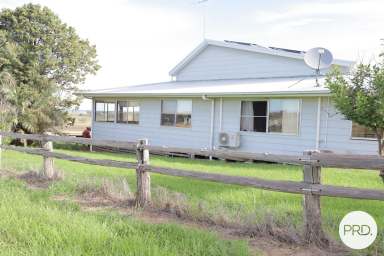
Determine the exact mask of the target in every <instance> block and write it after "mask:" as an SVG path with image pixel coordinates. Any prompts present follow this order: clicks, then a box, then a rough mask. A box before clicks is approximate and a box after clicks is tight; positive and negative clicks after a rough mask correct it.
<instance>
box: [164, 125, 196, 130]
mask: <svg viewBox="0 0 384 256" xmlns="http://www.w3.org/2000/svg"><path fill="white" fill-rule="evenodd" d="M160 127H161V128H165V129H166V128H171V129H192V126H189V127H181V126H173V125H160Z"/></svg>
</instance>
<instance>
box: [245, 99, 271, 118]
mask: <svg viewBox="0 0 384 256" xmlns="http://www.w3.org/2000/svg"><path fill="white" fill-rule="evenodd" d="M241 115H243V116H266V115H267V101H243V102H241Z"/></svg>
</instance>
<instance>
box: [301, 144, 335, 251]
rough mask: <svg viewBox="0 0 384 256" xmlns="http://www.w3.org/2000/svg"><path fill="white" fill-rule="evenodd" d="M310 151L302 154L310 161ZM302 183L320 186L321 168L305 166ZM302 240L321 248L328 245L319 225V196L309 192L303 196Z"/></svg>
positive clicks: (310, 165) (311, 165)
mask: <svg viewBox="0 0 384 256" xmlns="http://www.w3.org/2000/svg"><path fill="white" fill-rule="evenodd" d="M311 155H312V152H311V151H305V152H304V158H305V159H306V160H309V161H310V160H311ZM303 171H304V183H307V184H321V167H320V166H315V165H313V164H305V165H304V167H303ZM303 207H304V238H305V240H306V242H307V243H315V244H317V245H319V246H321V247H326V246H328V245H329V240H328V239H327V237H326V235H325V233H324V231H323V229H322V224H321V206H320V196H319V195H314V194H312V193H311V191H308V192H307V193H306V194H304V201H303Z"/></svg>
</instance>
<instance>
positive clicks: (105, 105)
mask: <svg viewBox="0 0 384 256" xmlns="http://www.w3.org/2000/svg"><path fill="white" fill-rule="evenodd" d="M95 105H96V106H95V108H96V113H95V121H96V122H114V121H115V103H113V102H102V101H96V103H95Z"/></svg>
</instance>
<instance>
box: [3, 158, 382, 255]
mask: <svg viewBox="0 0 384 256" xmlns="http://www.w3.org/2000/svg"><path fill="white" fill-rule="evenodd" d="M57 151H60V152H64V153H67V154H73V155H78V156H84V157H89V158H100V159H106V158H108V159H114V160H126V161H134V160H135V157H134V156H133V155H129V154H116V153H113V154H112V153H89V152H74V151H69V150H57ZM55 161H56V162H55V163H56V167H57V168H58V169H60V170H62V171H63V172H64V173H65V180H64V181H61V182H58V183H55V184H54V185H53V186H51V187H50V188H49V190H47V191H46V192H44V193H45V194H44V196H41V197H42V198H44V200H38V203H36V202H35V201H34V199H33V196H31V195H30V194H28V195H27V193H26V192H25V191H24V190H23V189H21V188H20V186H19V185H17V184H16V185H15V184H12V186H11V185H7V186H5V191H2V192H0V193H1V195H0V196H2V197H3V198H4V199H2V200H7V199H6V197H5V196H4V194H6V195H7V198H8V197H9V198H11V199H9V200H11V201H14V202H15V201H16V202H17V203H16V206H15V207H17V205H20V207H21V206H23V205H25V204H27V203H28V204H29V205H30V208H33V211H31V212H30V213H29V215H27V217H25V219H26V220H25V221H27V220H29V221H31V219H32V218H34V217H36V216H37V215H39V214H38V212H39V211H42V212H44V214H52V215H55V214H57V219H61V218H62V217H63V219H64V220H68V223H67V224H68V225H69V226H67V227H66V231H67V232H68V234H67V235H68V236H69V235H70V233H71V234H74V232H77V231H72V230H71V229H72V228H74V229H76V230H77V228H78V229H80V230H82V229H83V232H84V233H81V234H82V235H81V236H80V238H79V239H80V241H82V243H81V244H80V245H76V246H77V247H76V246H75V244H73V245H72V247H71V248H73V247H75V248H78V249H79V250H87V249H89V250H91V248H88V247H87V242H90V240H87V239H96V240H97V242H98V243H100V245H101V244H103V243H107V244H109V243H108V242H107V241H109V240H108V239H109V237H108V235H111V236H117V237H118V239H116V241H115V242H116V244H113V245H112V244H111V245H110V246H111V247H108V248H109V249H108V250H107V249H106V248H102V249H105V250H106V251H108V252H111V250H112V248H114V249H116V250H123V249H122V248H120V247H119V244H118V243H119V241H121V240H124V239H128V236H131V235H132V236H134V237H135V238H129V239H132V240H133V241H136V240H135V239H138V237H140V232H149V234H146V235H145V237H146V238H148V239H153V238H151V236H153V234H154V233H153V232H155V233H156V232H157V231H156V230H163V231H164V232H160V233H161V234H163V236H162V237H161V238H160V240H161V239H162V240H161V241H157V242H156V243H154V247H153V248H146V247H145V246H144V245H145V244H147V245H148V244H151V243H152V240H151V243H148V242H143V243H142V242H140V241H137V243H135V245H132V246H133V247H131V248H135V249H136V247H137V248H138V249H137V250H138V251H140V250H144V252H146V253H148V254H149V253H150V250H159V253H158V255H161V254H162V253H164V254H167V255H172V253H174V254H175V253H176V254H177V253H178V252H180V250H183V249H185V248H184V247H188V248H190V247H193V248H195V250H201V251H194V252H195V253H197V254H195V255H203V253H201V252H202V251H204V252H205V254H208V255H222V254H225V253H223V251H224V252H228V251H231V250H233V248H236V250H237V251H238V252H239V254H242V253H243V254H246V249H245V247H244V243H243V244H242V243H241V242H237V243H234V244H225V243H224V242H222V241H221V242H220V241H219V240H218V239H217V238H215V237H214V236H212V235H211V234H203V233H197V232H195V233H193V234H194V236H193V237H195V240H193V241H190V240H188V239H187V240H185V241H184V239H183V238H179V237H178V238H177V239H176V240H178V241H179V240H180V241H182V242H185V243H186V244H184V243H182V244H178V243H176V244H172V245H168V244H167V243H169V241H168V242H167V239H166V237H167V236H168V235H169V236H170V237H171V236H176V235H175V234H177V236H179V235H180V236H181V237H183V234H184V236H185V237H188V238H189V239H192V237H189V236H188V235H187V234H188V232H192V231H188V232H187V231H185V230H181V229H177V227H174V226H173V227H168V226H159V227H158V226H155V227H153V230H152V227H148V226H146V225H144V224H138V223H135V222H134V221H132V220H127V219H126V218H125V219H123V218H121V217H118V216H112V217H111V216H109V215H100V216H94V215H90V214H85V213H81V212H79V211H78V210H76V209H75V208H76V207H74V206H57V204H53V203H48V199H47V198H48V195H54V194H62V193H66V194H69V195H70V194H74V193H75V190H76V186H77V184H78V183H79V182H81V181H82V180H87V179H89V178H90V177H93V178H94V177H96V179H97V178H99V179H102V178H104V177H108V178H111V179H114V178H118V177H125V178H126V179H127V180H128V182H129V185H130V187H131V190H132V191H134V189H135V174H134V172H133V171H131V170H127V169H119V168H109V167H101V166H91V165H85V164H77V163H73V162H68V161H62V160H55ZM150 161H151V164H152V165H156V166H164V167H173V168H179V169H185V170H195V171H202V172H212V173H222V174H227V175H238V176H248V177H259V178H265V179H273V180H292V181H300V180H302V169H301V167H296V166H288V165H280V164H262V163H255V164H249V163H227V162H224V161H208V160H191V159H183V158H169V157H159V156H151V160H150ZM41 163H42V161H41V157H38V156H31V155H28V154H23V153H17V152H11V151H6V152H3V167H7V168H12V169H17V170H20V171H25V170H31V169H35V170H37V169H39V168H40V167H41ZM151 179H152V189H155V188H156V187H158V186H161V187H164V188H166V189H168V190H169V191H175V192H178V193H182V194H184V195H185V196H186V198H187V200H188V204H190V205H191V208H196V209H197V210H198V209H199V207H201V204H202V202H203V205H204V211H206V212H207V213H209V214H212V215H215V214H217V213H218V212H220V213H225V215H226V216H227V217H228V218H229V219H231V218H233V219H240V220H244V219H246V220H247V223H246V224H249V225H252V224H253V223H255V224H257V223H259V222H262V221H264V220H265V218H266V217H268V216H273V220H274V221H275V222H277V223H281V224H282V225H284V224H285V223H290V225H292V226H294V227H295V228H297V229H298V230H299V229H300V228H301V225H302V196H300V195H293V194H287V193H280V192H271V191H265V190H260V189H253V188H247V187H240V186H235V185H225V184H220V183H213V182H205V181H198V180H192V179H188V178H179V177H170V176H163V175H159V174H151ZM322 179H323V183H325V184H332V185H342V186H351V187H358V188H371V189H384V184H383V183H382V181H381V179H380V178H379V176H378V172H375V171H364V170H341V169H331V168H323V172H322ZM1 187H2V186H1ZM2 189H3V188H2ZM13 192H17V194H20V196H17V197H15V196H13V194H14V193H13ZM34 193H35V192H34ZM34 193H32V195H33V194H34ZM19 197H20V201H22V202H24V203H19ZM31 197H32V199H31ZM321 203H322V216H323V223H324V226H325V228H326V230H327V231H328V232H329V233H330V234H331V235H332V236H333V237H334V238H335V239H338V226H339V223H340V220H341V219H342V218H343V217H344V215H345V214H347V213H348V212H350V211H353V210H363V211H366V212H368V213H369V214H371V215H372V216H373V217H374V218H375V220H376V222H377V224H378V231H379V234H378V238H377V239H376V242H375V243H374V244H373V245H371V247H370V248H369V249H368V250H365V251H363V252H359V253H375V252H379V254H378V255H382V254H383V253H384V239H383V238H384V218H383V216H382V215H383V213H384V202H379V201H369V200H355V199H343V198H331V197H322V202H321ZM47 204H48V205H50V206H49V212H46V210H47V211H48V209H46V206H45V205H47ZM51 204H53V205H51ZM60 207H66V209H67V210H68V211H65V212H63V211H61V210H60ZM21 208H22V207H21ZM27 208H28V207H27ZM1 209H3V208H1ZM18 209H19V208H18ZM19 210H20V211H21V209H19ZM0 211H1V212H0V214H1V217H2V218H1V219H4V218H3V216H8V215H9V214H11V213H7V212H6V211H3V210H0ZM15 211H17V209H15ZM35 211H36V213H33V212H35ZM12 212H13V211H12ZM7 214H8V215H7ZM31 215H32V216H31ZM72 215H73V216H76V220H77V221H78V222H77V223H81V222H82V221H83V220H84V222H85V223H88V222H91V221H92V223H93V222H94V223H95V224H82V225H80V224H78V225H72V224H71V221H69V220H70V219H71V216H72ZM23 223H24V222H21V224H17V223H16V221H15V224H14V225H26V224H25V223H24V224H23ZM113 223H116V224H113ZM4 225H6V222H5V223H4V221H0V232H1V230H2V229H4ZM91 225H94V226H95V227H94V228H95V229H97V228H100V229H103V232H105V237H102V238H100V237H98V236H96V235H95V237H92V238H89V237H88V238H87V237H86V235H85V234H86V233H85V232H86V231H87V229H86V227H88V226H91ZM130 226H132V227H135V229H136V230H138V233H139V234H134V233H130V232H128V231H127V230H131V229H130ZM49 227H53V226H52V225H49ZM49 227H46V228H44V227H42V228H41V232H42V233H45V232H48V233H47V234H50V233H49ZM123 227H126V228H127V230H125V231H124V232H123V229H124V228H123ZM92 229H93V227H92ZM167 229H174V230H175V234H168V233H167V232H168V231H166V230H167ZM7 230H8V229H7ZM176 230H177V231H176ZM7 232H8V231H7ZM15 232H16V231H15ZM30 232H32V233H33V232H35V231H33V230H30V231H29V233H28V232H27V231H26V234H25V235H26V236H28V235H31V234H32V233H30ZM52 232H53V233H55V234H56V239H57V241H59V240H60V239H61V234H60V235H59V233H57V232H58V231H57V230H56V231H52ZM63 232H65V231H63ZM87 232H88V231H87ZM90 232H93V231H90ZM95 232H96V231H95ZM125 232H127V233H125ZM7 234H8V233H7ZM103 234H104V233H103ZM156 234H157V233H156ZM22 235H23V234H16V233H15V234H13V233H11V235H10V239H11V241H7V240H5V241H3V240H1V239H2V238H1V236H0V248H8V247H9V250H10V252H12V251H11V250H12V249H11V247H10V246H11V245H13V243H12V242H13V241H12V239H16V238H19V237H20V236H21V237H22ZM40 236H42V234H41V233H40V234H39V236H38V237H36V239H32V240H34V241H29V243H32V244H31V245H26V244H25V245H23V248H25V250H28V249H33V248H34V247H33V246H37V244H41V243H43V241H39V240H38V239H39V237H40ZM205 236H207V237H209V239H208V238H205ZM75 238H76V236H74V237H72V238H66V236H65V235H64V236H63V238H62V239H64V240H65V241H67V239H68V247H66V248H67V249H68V248H69V246H70V245H71V243H72V242H73V243H74V241H75V240H71V239H75ZM82 239H84V243H83V240H82ZM29 240H31V239H29ZM35 240H36V241H35ZM52 240H53V242H55V241H56V240H55V239H54V238H52ZM57 241H56V242H57ZM172 241H174V239H173V240H172ZM25 243H28V242H27V241H25ZM207 244H209V245H210V246H211V247H212V249H211V247H209V246H208V247H207ZM140 246H144V247H143V248H141V247H140ZM168 246H170V247H168ZM101 247H102V246H101ZM204 247H206V248H204ZM118 248H119V249H118ZM125 248H127V247H125ZM40 249H41V248H40ZM54 250H59V249H58V248H56V247H55V246H54V245H52V252H54ZM190 250H192V249H190ZM190 250H187V249H186V251H188V252H190V254H192V255H193V254H194V253H192V251H190ZM220 250H222V251H220ZM33 252H38V249H36V250H33ZM86 252H89V253H90V254H93V251H86ZM103 252H105V251H103ZM116 252H117V254H118V251H116ZM232 252H233V251H232ZM183 253H184V251H182V253H181V254H183ZM10 254H12V253H10ZM69 254H71V252H69ZM143 254H145V253H143ZM229 254H230V253H229ZM138 255H141V254H140V253H139V254H138Z"/></svg>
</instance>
